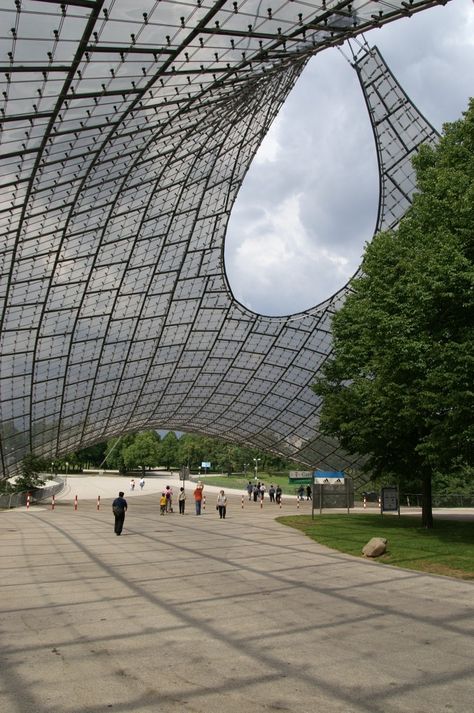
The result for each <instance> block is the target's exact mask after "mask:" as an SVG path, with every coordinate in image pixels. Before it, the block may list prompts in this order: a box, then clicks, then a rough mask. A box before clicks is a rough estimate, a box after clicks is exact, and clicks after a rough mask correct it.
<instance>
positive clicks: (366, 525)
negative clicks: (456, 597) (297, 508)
mask: <svg viewBox="0 0 474 713" xmlns="http://www.w3.org/2000/svg"><path fill="white" fill-rule="evenodd" d="M277 520H278V522H281V523H283V524H284V525H288V526H290V527H294V528H296V529H297V530H301V531H302V532H304V534H305V535H308V536H309V537H311V538H313V540H316V542H319V543H320V544H322V545H326V546H327V547H331V548H332V549H335V550H339V551H340V552H346V553H347V554H350V555H355V556H356V557H362V547H363V546H364V545H365V544H366V543H367V542H368V541H369V540H370V538H371V537H385V538H386V539H387V540H388V544H387V552H386V554H385V555H382V556H381V557H378V558H377V562H382V563H385V564H391V565H395V566H396V567H406V568H408V569H415V570H417V571H419V572H429V573H430V574H443V575H447V576H449V577H458V578H460V579H473V580H474V522H467V521H461V520H440V519H435V527H434V529H433V530H425V529H424V528H422V527H421V520H420V519H419V518H415V517H405V516H402V517H400V518H399V517H394V516H384V517H382V516H381V515H365V514H364V515H356V514H351V515H317V516H316V517H315V519H314V520H312V519H311V517H310V516H307V515H296V516H293V515H292V516H290V517H279V518H277Z"/></svg>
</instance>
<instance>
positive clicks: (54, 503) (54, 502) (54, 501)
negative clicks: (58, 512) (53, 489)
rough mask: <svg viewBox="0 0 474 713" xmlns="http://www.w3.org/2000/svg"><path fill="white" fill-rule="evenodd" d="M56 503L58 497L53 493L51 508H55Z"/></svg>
mask: <svg viewBox="0 0 474 713" xmlns="http://www.w3.org/2000/svg"><path fill="white" fill-rule="evenodd" d="M55 505H56V497H55V496H54V495H53V496H52V498H51V510H54V506H55Z"/></svg>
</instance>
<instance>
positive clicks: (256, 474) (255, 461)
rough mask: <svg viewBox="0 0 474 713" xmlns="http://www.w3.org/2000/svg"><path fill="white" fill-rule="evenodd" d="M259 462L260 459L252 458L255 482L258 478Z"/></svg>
mask: <svg viewBox="0 0 474 713" xmlns="http://www.w3.org/2000/svg"><path fill="white" fill-rule="evenodd" d="M259 461H260V458H254V459H253V462H254V463H255V480H257V476H258V463H259Z"/></svg>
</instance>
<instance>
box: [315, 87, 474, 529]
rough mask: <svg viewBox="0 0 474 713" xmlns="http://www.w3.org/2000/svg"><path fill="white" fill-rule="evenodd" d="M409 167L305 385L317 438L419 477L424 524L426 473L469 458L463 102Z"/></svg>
mask: <svg viewBox="0 0 474 713" xmlns="http://www.w3.org/2000/svg"><path fill="white" fill-rule="evenodd" d="M414 166H415V169H416V175H417V187H418V190H417V192H416V194H415V196H414V200H413V205H412V207H411V208H410V209H409V210H408V212H407V214H406V215H405V217H404V218H403V219H402V221H401V222H400V224H399V226H398V229H397V230H394V231H387V232H384V233H380V234H379V235H377V236H376V237H375V238H374V240H373V241H372V243H370V244H369V245H367V246H366V249H365V254H364V258H363V263H362V267H361V273H360V275H359V276H357V277H356V278H355V279H353V280H352V282H351V288H352V293H351V294H350V295H349V297H348V298H347V300H346V302H345V304H344V305H343V307H342V309H341V310H340V311H339V312H338V313H337V314H336V315H335V317H334V320H333V333H334V351H333V355H332V357H331V358H330V359H329V360H328V362H327V363H326V365H325V368H324V369H323V371H322V374H321V376H320V377H319V378H318V379H317V381H316V383H315V385H314V390H315V392H316V393H317V394H319V395H320V396H322V397H323V406H322V415H321V427H322V430H323V432H325V433H328V434H330V435H332V436H336V437H337V438H338V439H339V441H340V443H341V445H342V446H343V447H344V448H345V449H346V450H347V451H348V452H350V453H353V454H356V453H357V454H361V455H363V456H366V462H365V469H367V470H370V471H371V472H372V473H373V474H376V475H380V474H384V475H386V476H390V477H395V478H398V479H399V480H400V481H401V482H405V483H406V482H409V481H411V482H413V481H417V480H418V481H419V482H420V484H421V486H422V490H423V494H424V505H423V524H424V525H425V526H426V527H431V526H432V513H431V478H432V475H433V474H434V473H436V472H447V471H449V469H452V468H455V467H459V465H460V464H472V456H473V438H474V429H473V418H472V414H473V412H474V409H473V406H474V404H473V394H474V384H473V374H474V352H473V336H474V335H473V330H474V320H473V317H474V266H473V247H474V102H473V100H471V102H470V105H469V108H468V110H467V112H466V113H465V114H464V115H463V118H462V119H460V120H459V121H456V122H454V123H451V124H447V125H445V127H444V129H443V136H442V137H441V139H440V142H439V144H438V145H437V146H435V147H429V146H423V147H421V149H420V152H419V154H418V155H417V156H416V157H415V158H414Z"/></svg>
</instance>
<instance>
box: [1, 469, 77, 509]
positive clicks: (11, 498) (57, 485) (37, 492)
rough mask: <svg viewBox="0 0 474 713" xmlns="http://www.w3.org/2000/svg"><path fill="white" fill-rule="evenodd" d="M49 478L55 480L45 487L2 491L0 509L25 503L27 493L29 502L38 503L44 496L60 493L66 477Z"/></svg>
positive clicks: (44, 498)
mask: <svg viewBox="0 0 474 713" xmlns="http://www.w3.org/2000/svg"><path fill="white" fill-rule="evenodd" d="M49 480H54V481H55V482H54V485H48V487H47V488H32V489H31V490H24V491H22V492H20V493H3V494H2V495H0V509H9V508H17V507H21V506H22V505H26V496H27V495H28V493H29V494H30V502H31V503H39V502H41V500H46V498H51V497H52V496H53V495H56V494H57V493H60V492H61V490H62V489H63V488H64V485H65V483H66V479H65V478H62V477H61V476H60V475H56V476H54V478H49Z"/></svg>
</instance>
